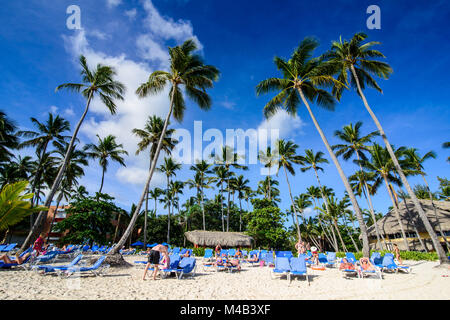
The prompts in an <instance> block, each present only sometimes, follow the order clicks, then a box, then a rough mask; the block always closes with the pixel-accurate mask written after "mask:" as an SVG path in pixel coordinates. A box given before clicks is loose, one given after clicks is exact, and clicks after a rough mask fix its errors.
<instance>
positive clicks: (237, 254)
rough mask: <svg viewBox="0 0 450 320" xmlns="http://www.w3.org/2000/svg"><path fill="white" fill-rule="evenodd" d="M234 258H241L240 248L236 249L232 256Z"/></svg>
mask: <svg viewBox="0 0 450 320" xmlns="http://www.w3.org/2000/svg"><path fill="white" fill-rule="evenodd" d="M234 258H237V259H239V258H242V251H241V249H240V248H237V250H236V253H235V254H234Z"/></svg>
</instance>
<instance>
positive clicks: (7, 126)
mask: <svg viewBox="0 0 450 320" xmlns="http://www.w3.org/2000/svg"><path fill="white" fill-rule="evenodd" d="M16 130H17V127H16V123H15V122H14V121H12V120H11V119H9V118H8V117H7V115H6V113H5V112H3V111H1V110H0V162H7V161H9V159H10V158H11V157H13V153H12V152H11V149H16V148H17V147H18V145H19V138H18V137H17V134H16Z"/></svg>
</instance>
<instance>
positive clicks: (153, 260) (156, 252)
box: [142, 244, 169, 280]
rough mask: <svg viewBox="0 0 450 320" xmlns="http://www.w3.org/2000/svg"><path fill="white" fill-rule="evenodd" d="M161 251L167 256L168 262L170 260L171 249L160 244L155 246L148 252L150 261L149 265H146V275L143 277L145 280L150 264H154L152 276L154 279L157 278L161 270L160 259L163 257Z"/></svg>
mask: <svg viewBox="0 0 450 320" xmlns="http://www.w3.org/2000/svg"><path fill="white" fill-rule="evenodd" d="M161 253H162V254H163V255H164V257H165V258H166V264H167V262H168V261H169V251H168V250H167V247H166V246H163V245H162V244H158V245H157V246H155V247H153V248H152V250H150V253H149V254H148V262H147V265H146V266H145V271H144V277H143V278H142V280H145V276H146V275H147V271H148V268H149V267H150V265H152V266H153V275H152V278H153V280H156V274H157V273H158V270H159V260H160V257H161Z"/></svg>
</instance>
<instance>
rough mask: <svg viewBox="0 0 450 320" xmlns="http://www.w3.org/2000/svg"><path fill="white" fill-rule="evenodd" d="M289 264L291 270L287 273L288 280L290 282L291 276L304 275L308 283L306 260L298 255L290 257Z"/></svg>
mask: <svg viewBox="0 0 450 320" xmlns="http://www.w3.org/2000/svg"><path fill="white" fill-rule="evenodd" d="M289 263H290V266H291V270H290V272H289V274H288V277H289V282H291V277H292V276H294V277H295V276H305V277H306V280H307V281H308V285H309V275H308V270H307V267H306V261H305V257H304V256H300V257H298V258H291V261H290V262H289Z"/></svg>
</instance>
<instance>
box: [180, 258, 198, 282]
mask: <svg viewBox="0 0 450 320" xmlns="http://www.w3.org/2000/svg"><path fill="white" fill-rule="evenodd" d="M195 269H196V260H195V258H191V257H189V258H188V257H185V258H183V259H181V261H180V263H179V264H178V267H177V268H176V270H175V272H176V274H177V279H178V280H180V279H181V278H182V277H183V275H190V277H191V278H193V277H194V276H195Z"/></svg>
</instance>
